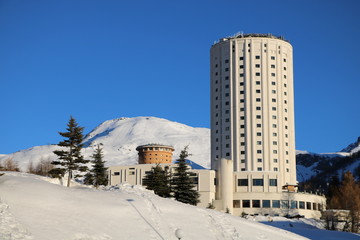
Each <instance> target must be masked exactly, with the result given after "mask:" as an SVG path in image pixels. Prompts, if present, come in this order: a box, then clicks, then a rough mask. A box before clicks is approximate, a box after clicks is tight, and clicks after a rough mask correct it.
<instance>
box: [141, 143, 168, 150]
mask: <svg viewBox="0 0 360 240" xmlns="http://www.w3.org/2000/svg"><path fill="white" fill-rule="evenodd" d="M147 147H162V148H171V149H172V150H175V149H174V147H173V146H169V145H164V144H156V143H150V144H145V145H140V146H138V147H136V150H138V149H141V148H147Z"/></svg>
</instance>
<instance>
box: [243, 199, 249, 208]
mask: <svg viewBox="0 0 360 240" xmlns="http://www.w3.org/2000/svg"><path fill="white" fill-rule="evenodd" d="M242 206H243V208H249V207H250V200H242Z"/></svg>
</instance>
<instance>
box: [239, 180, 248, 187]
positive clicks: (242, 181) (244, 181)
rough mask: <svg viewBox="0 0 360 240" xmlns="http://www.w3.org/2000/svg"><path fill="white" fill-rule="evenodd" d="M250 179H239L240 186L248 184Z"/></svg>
mask: <svg viewBox="0 0 360 240" xmlns="http://www.w3.org/2000/svg"><path fill="white" fill-rule="evenodd" d="M248 185H249V180H248V179H238V186H248Z"/></svg>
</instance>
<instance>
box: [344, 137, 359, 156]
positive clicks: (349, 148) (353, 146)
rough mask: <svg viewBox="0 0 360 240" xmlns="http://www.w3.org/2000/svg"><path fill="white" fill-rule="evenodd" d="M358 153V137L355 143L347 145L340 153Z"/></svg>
mask: <svg viewBox="0 0 360 240" xmlns="http://www.w3.org/2000/svg"><path fill="white" fill-rule="evenodd" d="M359 151H360V137H358V139H357V141H356V142H353V143H351V144H349V146H347V147H346V148H344V149H342V150H341V151H340V152H348V153H356V152H359Z"/></svg>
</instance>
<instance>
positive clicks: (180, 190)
mask: <svg viewBox="0 0 360 240" xmlns="http://www.w3.org/2000/svg"><path fill="white" fill-rule="evenodd" d="M187 149H188V146H186V147H185V148H184V149H183V150H182V151H181V153H180V156H179V159H178V160H177V164H178V165H177V167H175V173H174V177H173V179H172V190H173V192H174V197H175V199H176V200H177V201H179V202H183V203H187V204H191V205H196V204H197V203H198V202H199V193H198V192H197V191H196V190H194V189H193V188H194V187H195V185H194V184H193V180H192V179H191V177H190V174H189V169H188V166H187V164H186V158H187V157H188V156H190V154H189V153H188V151H187Z"/></svg>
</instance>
